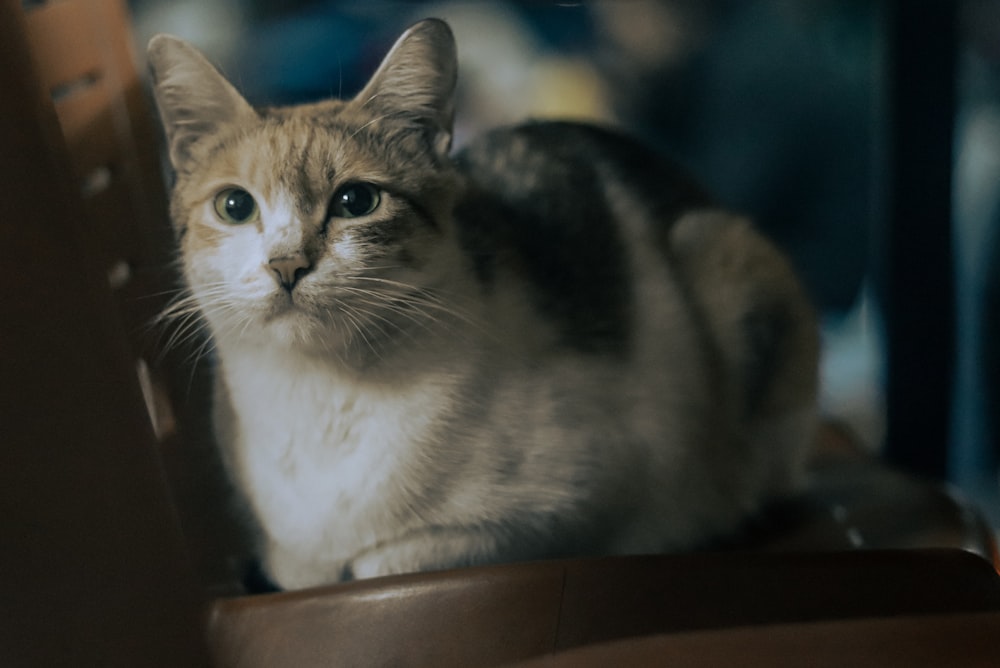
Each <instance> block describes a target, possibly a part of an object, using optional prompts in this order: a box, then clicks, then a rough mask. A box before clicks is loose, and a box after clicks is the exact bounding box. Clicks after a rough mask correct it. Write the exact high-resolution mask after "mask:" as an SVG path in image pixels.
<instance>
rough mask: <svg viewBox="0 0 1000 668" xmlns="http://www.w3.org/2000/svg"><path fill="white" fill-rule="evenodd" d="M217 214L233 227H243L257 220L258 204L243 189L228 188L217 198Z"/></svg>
mask: <svg viewBox="0 0 1000 668" xmlns="http://www.w3.org/2000/svg"><path fill="white" fill-rule="evenodd" d="M215 213H217V214H219V218H221V219H222V220H224V221H225V222H227V223H232V224H233V225H242V224H243V223H248V222H250V221H251V220H254V219H255V218H257V216H258V214H259V212H258V210H257V202H255V201H254V199H253V196H252V195H251V194H250V193H248V192H247V191H246V190H243V189H242V188H226V189H225V190H223V191H222V192H220V193H219V194H218V195H216V196H215Z"/></svg>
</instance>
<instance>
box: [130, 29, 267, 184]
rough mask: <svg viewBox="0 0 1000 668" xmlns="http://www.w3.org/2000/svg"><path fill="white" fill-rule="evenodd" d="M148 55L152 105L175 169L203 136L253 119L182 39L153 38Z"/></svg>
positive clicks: (230, 87)
mask: <svg viewBox="0 0 1000 668" xmlns="http://www.w3.org/2000/svg"><path fill="white" fill-rule="evenodd" d="M148 56H149V66H150V70H151V72H152V75H153V93H154V96H155V98H156V106H157V108H158V109H159V112H160V119H161V120H162V121H163V128H164V131H165V132H166V135H167V144H168V146H169V152H170V162H171V164H173V166H174V167H175V168H181V166H182V165H183V164H184V163H185V162H187V161H188V160H189V159H190V158H191V148H192V146H194V144H195V143H197V141H198V140H199V139H201V138H202V137H205V136H207V135H211V134H215V133H217V132H219V131H220V130H222V129H223V128H225V127H227V126H229V125H233V124H236V123H239V122H241V121H245V120H248V119H252V118H256V117H257V112H255V111H254V110H253V107H251V106H250V105H249V104H248V103H247V101H246V100H244V99H243V96H241V95H240V94H239V93H238V92H237V91H236V89H235V88H234V87H233V85H232V84H230V83H229V82H228V81H226V79H225V77H223V76H222V74H220V73H219V71H218V70H217V69H215V67H214V66H212V64H211V63H209V62H208V60H206V59H205V57H204V56H203V55H201V53H200V52H199V51H198V50H197V49H195V48H194V47H193V46H191V45H190V44H188V43H187V42H185V41H184V40H181V39H178V38H176V37H172V36H170V35H156V36H154V37H153V38H152V39H151V40H149V47H148Z"/></svg>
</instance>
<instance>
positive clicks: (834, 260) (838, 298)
mask: <svg viewBox="0 0 1000 668" xmlns="http://www.w3.org/2000/svg"><path fill="white" fill-rule="evenodd" d="M948 4H949V3H942V5H948ZM897 5H900V3H889V2H870V1H868V0H837V1H834V0H784V1H782V0H628V1H624V2H622V1H613V0H605V1H592V2H485V1H484V2H398V1H397V2H389V1H384V0H367V1H366V2H363V3H361V2H339V1H337V0H315V1H308V0H297V1H292V2H278V1H277V0H214V1H213V2H210V3H208V2H202V1H201V0H172V1H169V2H168V1H166V0H132V1H131V2H130V7H131V10H132V13H133V17H134V21H135V32H136V39H137V45H136V50H137V53H140V54H141V53H142V51H143V45H144V44H145V42H146V41H147V40H148V38H149V37H150V36H151V35H152V34H154V33H157V32H169V33H173V34H176V35H178V36H180V37H183V38H185V39H187V40H189V41H191V42H192V43H194V44H195V45H196V46H198V47H199V48H201V49H202V50H203V51H204V52H205V53H206V54H207V55H208V56H209V58H210V59H211V60H213V61H214V62H215V63H217V64H218V65H219V66H220V67H221V69H222V70H223V71H224V72H225V73H226V75H227V76H228V77H229V78H230V79H231V80H232V81H233V82H234V83H235V84H236V85H237V87H239V88H240V89H241V90H242V91H243V93H244V94H245V95H246V96H247V98H248V99H249V100H250V101H251V102H252V103H254V104H292V103H297V102H304V101H311V100H315V99H318V98H324V97H330V96H343V97H347V96H350V95H352V94H353V93H354V92H356V91H357V90H358V89H359V88H360V87H361V86H362V85H363V84H364V82H365V81H366V80H367V78H368V76H369V75H370V74H371V73H372V72H373V71H374V69H375V67H376V66H377V65H378V63H379V61H380V60H381V58H382V56H383V55H384V54H385V53H386V51H387V50H388V48H389V47H390V46H391V45H392V43H393V41H394V40H395V39H396V37H398V35H399V34H400V33H401V32H402V31H403V30H404V29H405V28H406V26H407V25H409V24H410V23H412V22H414V21H416V20H418V19H420V18H423V17H427V16H437V17H441V18H445V19H447V20H448V21H449V23H450V24H451V26H452V28H453V29H454V31H455V33H456V37H457V40H458V47H459V57H460V68H461V69H460V87H459V102H458V111H457V125H456V142H457V143H458V144H461V143H462V141H464V140H465V139H466V138H468V137H469V136H471V135H474V134H475V133H477V132H478V131H480V130H482V129H484V128H488V127H492V126H495V125H498V124H502V123H509V122H514V121H517V120H519V119H523V118H525V117H542V116H545V117H551V116H557V117H572V118H583V119H591V120H598V121H601V122H606V123H613V124H616V125H619V126H622V127H624V128H626V129H628V130H629V131H631V132H632V133H634V134H637V135H639V136H640V137H642V138H644V139H645V140H646V141H648V142H649V143H651V144H652V145H654V146H656V147H658V148H659V149H660V150H661V151H662V152H663V153H665V154H667V155H669V156H672V157H674V158H675V159H676V160H677V161H679V162H680V163H681V164H683V165H684V166H685V167H686V168H687V169H689V170H690V171H691V172H693V173H694V174H695V175H696V176H697V177H698V178H699V179H700V180H701V181H702V182H703V183H704V184H705V185H706V186H708V188H709V189H710V190H711V191H712V192H713V193H715V194H716V195H717V196H718V198H719V199H720V200H721V201H722V202H723V203H724V204H726V205H727V206H729V207H731V208H733V209H736V210H739V211H742V212H746V213H748V214H750V215H751V216H752V217H753V218H754V219H755V221H756V222H757V224H758V225H759V226H760V227H761V228H762V230H763V231H764V232H765V233H767V234H768V235H769V236H770V237H771V238H772V239H774V240H775V241H776V242H777V243H778V244H779V245H780V246H782V247H783V248H784V249H785V250H786V251H787V252H788V253H789V255H790V256H791V257H792V259H793V261H794V263H795V265H796V267H797V268H798V271H799V273H800V274H801V276H802V277H803V279H804V280H805V282H806V284H807V286H808V288H809V290H810V292H811V294H812V297H813V299H814V301H815V303H816V304H817V306H818V307H819V309H820V311H821V313H822V322H823V336H824V355H823V398H822V401H823V409H824V412H825V413H826V414H827V415H828V416H831V417H832V418H834V419H836V420H838V421H840V422H841V423H842V424H844V425H845V426H846V427H847V428H849V429H850V430H852V431H853V432H854V433H855V434H857V436H858V437H859V439H860V440H861V442H863V443H864V444H865V445H866V447H867V448H869V449H870V450H871V451H872V452H873V453H879V454H883V455H885V456H886V457H887V458H888V459H889V460H890V461H893V462H894V463H897V464H899V465H900V466H902V467H905V468H911V469H913V470H915V471H916V472H918V473H922V474H925V475H931V476H934V477H944V478H945V479H947V480H949V481H951V482H952V483H953V484H954V485H955V487H956V488H957V489H960V490H961V492H962V493H963V494H965V495H967V496H969V497H971V498H972V499H973V500H974V501H976V502H978V503H979V504H980V505H981V506H982V507H983V508H984V510H985V512H986V514H987V515H988V517H989V518H990V520H991V521H992V523H993V525H994V527H997V526H1000V485H998V477H997V475H998V471H997V456H998V453H1000V428H998V426H997V418H998V416H1000V392H998V391H1000V387H998V385H1000V268H998V265H997V261H998V260H1000V236H998V233H997V231H998V221H1000V0H963V1H961V2H958V3H957V5H953V6H954V7H955V9H954V11H953V13H952V14H950V15H949V16H950V17H953V19H954V23H953V24H952V23H948V22H947V21H946V22H945V23H944V24H942V25H932V24H931V23H929V22H928V21H927V20H925V21H924V23H922V24H919V25H917V26H916V32H914V31H913V30H910V32H905V31H904V33H900V32H899V30H898V26H899V25H900V22H899V21H897V18H898V17H897V16H896V15H895V14H894V13H893V7H894V6H897ZM903 6H905V5H903ZM904 23H905V22H904ZM921 30H923V31H924V33H921V32H920V31H921ZM921 34H928V35H930V36H932V37H933V38H934V39H932V40H930V42H932V43H929V44H927V45H926V48H924V45H923V43H922V42H921V41H920V39H916V40H914V35H916V36H918V37H919V35H921ZM907 40H909V42H907ZM900 44H902V45H903V51H904V52H905V49H906V48H907V44H909V48H910V49H911V53H913V54H914V58H916V60H907V59H905V58H904V59H903V60H902V61H899V62H897V61H898V58H899V54H900V50H899V48H898V47H899V46H900ZM923 58H927V59H929V60H928V62H929V63H930V64H931V66H933V65H934V63H938V64H941V66H942V68H943V69H942V72H943V76H942V75H941V72H938V73H937V74H935V71H934V70H933V67H931V68H929V69H928V70H927V71H926V74H927V80H926V81H923V80H922V77H923V74H924V72H923V71H922V70H921V67H922V64H921V62H922V61H920V59H923ZM934 58H937V59H938V60H936V61H935V60H933V59H934ZM894 59H895V60H894ZM900 72H904V76H902V77H901V76H900ZM907 76H910V77H912V81H910V82H909V83H910V85H911V90H914V91H917V95H916V96H915V97H916V98H917V99H916V102H915V103H914V108H913V110H912V111H914V112H915V113H916V115H917V116H918V117H919V116H920V114H921V113H925V112H928V111H929V112H930V116H931V117H933V116H934V114H935V112H936V111H937V112H940V113H939V114H938V115H940V116H941V117H942V118H943V119H944V125H940V124H939V130H937V131H933V132H926V133H923V134H922V133H921V131H920V128H919V125H918V126H917V127H915V128H910V131H909V132H908V134H907V128H906V127H900V126H899V125H898V124H897V121H898V120H899V119H901V118H909V115H908V112H910V111H911V110H910V109H908V108H907V105H908V102H907V100H908V98H907V97H906V95H900V94H899V91H900V88H899V85H898V84H899V81H900V80H903V83H906V82H907V81H906V77H907ZM935 76H936V77H937V78H936V79H935ZM924 84H926V88H921V86H923V85H924ZM921 90H927V91H929V93H928V95H929V96H930V97H929V99H925V98H921V96H920V94H919V92H920V91H921ZM918 105H922V106H920V108H919V109H918V108H917V107H918ZM921 110H923V111H921ZM925 115H926V113H925ZM913 137H916V141H913V142H912V143H910V140H911V139H912V138H913ZM925 141H926V142H928V143H929V144H934V143H935V142H936V144H937V145H940V146H944V147H945V149H946V151H947V153H946V157H945V158H944V160H943V163H948V162H949V161H950V164H943V163H942V164H941V165H936V164H932V163H931V162H927V164H921V162H920V161H921V160H924V159H926V156H927V155H928V153H927V152H926V151H922V150H921V147H922V146H923V145H924V142H925ZM911 151H912V152H911ZM910 156H912V160H911V158H910ZM939 162H941V161H939ZM938 167H940V168H941V169H937V168H938ZM901 168H909V169H910V170H911V171H912V172H915V173H916V174H917V175H918V177H919V175H920V174H933V173H941V174H943V175H944V178H943V180H942V181H943V182H942V183H940V184H939V186H940V193H938V192H929V193H928V192H925V191H924V190H923V189H920V190H917V191H912V190H911V192H910V193H909V194H907V193H905V192H904V194H903V196H902V198H903V199H904V200H906V199H910V200H911V204H913V205H914V206H916V207H917V208H918V213H919V207H920V202H922V201H924V200H923V198H924V197H925V196H930V197H935V196H936V197H938V200H939V201H944V202H946V203H947V207H948V210H947V212H946V213H945V215H944V216H943V219H942V220H931V221H930V222H931V224H932V225H937V228H936V229H938V230H939V231H941V232H943V233H944V235H945V236H944V237H943V240H942V239H941V238H938V239H937V241H936V242H935V241H933V240H932V241H930V242H927V241H926V239H927V237H922V236H920V230H921V229H926V228H925V227H922V225H926V223H921V224H918V222H919V221H917V220H914V227H913V230H914V234H913V237H912V239H915V240H916V241H915V242H914V243H915V245H913V246H911V245H900V244H899V243H896V241H898V240H899V239H903V240H907V241H908V240H911V237H910V236H909V235H908V234H907V224H908V221H907V219H906V216H905V215H903V216H900V212H901V211H905V210H906V206H905V204H906V202H903V203H902V204H901V203H900V201H899V200H900V191H899V190H898V188H896V186H897V184H898V183H897V182H898V174H900V173H903V172H905V171H906V169H901ZM949 175H950V179H949ZM918 181H919V178H918ZM942 197H943V198H945V199H941V198H942ZM918 217H919V216H918ZM948 218H950V221H951V226H950V228H949V226H948ZM887 221H888V222H887ZM887 228H888V229H890V232H891V234H890V237H889V239H890V241H888V242H887V241H886V238H887V237H886V234H887V233H886V229H887ZM920 239H924V241H920ZM931 239H934V237H933V235H932V237H931ZM887 244H888V246H887ZM921 244H922V245H921ZM900 248H905V253H906V257H904V258H902V259H901V260H898V259H897V261H893V260H892V257H893V252H892V251H894V250H895V251H897V254H898V252H899V249H900ZM910 250H914V251H915V252H914V253H912V254H911V253H910V252H909V251H910ZM924 258H926V259H924ZM938 258H940V262H939V261H938ZM907 259H909V261H910V267H911V273H913V274H915V275H917V276H922V277H925V278H927V277H929V279H928V280H930V281H931V288H930V290H928V288H927V286H925V285H923V284H922V283H921V282H920V281H915V282H913V283H912V284H907V283H906V279H905V278H904V279H903V282H902V284H900V281H899V280H896V281H893V280H889V279H886V276H897V277H898V276H899V274H898V273H893V272H895V269H896V267H897V266H901V265H903V264H906V261H907ZM920 262H924V263H925V264H924V265H923V267H924V268H926V270H927V271H926V272H923V271H921V265H920ZM914 265H915V269H914V268H913V267H914ZM938 288H940V289H939V290H938ZM939 293H940V294H939ZM900 303H905V304H907V305H908V306H907V307H906V308H905V309H903V312H904V313H905V314H906V317H905V318H903V319H900V318H899V317H898V314H899V313H900V310H901V309H902V307H900V306H899V304H900ZM913 304H916V307H913V306H912V305H913ZM887 314H888V315H887ZM941 331H947V334H945V335H943V336H942V335H938V334H936V332H941ZM887 340H889V341H895V342H897V343H895V344H893V346H892V351H894V352H896V353H897V354H896V356H895V357H892V356H891V355H889V354H888V353H887ZM900 351H902V352H900ZM900 355H902V357H900ZM887 360H893V362H892V364H891V365H889V364H887ZM899 368H905V369H906V373H904V374H902V375H899V374H894V373H893V371H894V370H896V369H899ZM890 389H891V391H892V394H891V397H893V398H898V397H902V399H898V400H897V402H896V404H893V402H892V400H891V399H890V397H889V390H890ZM924 399H927V400H929V401H930V403H931V404H932V405H933V406H935V409H934V410H937V411H939V412H940V416H939V417H936V418H933V419H936V420H937V423H940V424H942V425H944V428H943V431H942V432H941V433H935V432H934V431H933V429H932V430H930V431H928V432H926V433H922V432H921V427H920V423H919V421H917V422H914V423H913V424H914V425H915V426H913V427H912V428H911V429H909V431H907V430H906V429H905V428H903V429H899V430H898V431H897V432H895V433H894V431H893V429H894V428H893V425H894V424H897V423H899V424H904V425H905V424H907V419H906V418H907V416H911V417H920V418H922V417H924V416H923V415H922V414H923V413H924V412H925V411H924V409H923V408H922V406H923V405H924V403H923V400H924ZM894 416H897V417H894ZM898 416H902V418H900V417H898ZM932 417H933V416H932ZM922 439H926V440H928V441H930V442H929V443H927V444H923V443H920V442H919V441H921V440H922ZM928 448H929V450H930V452H931V456H929V457H922V456H920V455H919V453H920V452H922V451H923V450H925V449H928ZM913 453H917V454H913Z"/></svg>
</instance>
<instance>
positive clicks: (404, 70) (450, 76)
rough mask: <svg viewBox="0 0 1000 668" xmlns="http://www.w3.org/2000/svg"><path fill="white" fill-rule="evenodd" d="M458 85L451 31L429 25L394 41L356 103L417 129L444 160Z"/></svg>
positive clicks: (432, 21) (415, 27)
mask: <svg viewBox="0 0 1000 668" xmlns="http://www.w3.org/2000/svg"><path fill="white" fill-rule="evenodd" d="M457 79H458V56H457V54H456V50H455V38H454V36H453V35H452V32H451V28H449V27H448V24H447V23H445V22H444V21H441V20H440V19H425V20H423V21H420V22H419V23H417V24H415V25H413V26H412V27H410V28H409V30H407V31H406V32H405V33H403V35H402V36H401V37H400V38H399V39H398V40H396V43H395V44H394V45H393V47H392V49H391V50H390V51H389V54H388V55H387V56H386V57H385V59H383V61H382V64H381V65H379V68H378V70H377V71H376V72H375V74H374V75H372V78H371V80H370V81H369V82H368V84H367V85H366V86H365V87H364V89H363V90H362V91H361V92H360V93H358V95H357V96H356V97H355V98H354V101H355V102H357V103H358V104H360V105H362V106H364V107H365V108H373V109H375V110H377V112H378V113H380V114H388V115H390V116H392V117H395V118H403V119H407V120H409V121H411V122H413V123H415V124H417V125H419V126H420V127H421V128H423V129H424V130H426V131H428V132H429V133H430V139H431V141H432V144H433V146H434V148H435V150H436V151H438V153H440V154H442V155H444V154H447V153H448V150H449V148H450V147H451V134H452V122H453V118H454V113H455V82H456V81H457Z"/></svg>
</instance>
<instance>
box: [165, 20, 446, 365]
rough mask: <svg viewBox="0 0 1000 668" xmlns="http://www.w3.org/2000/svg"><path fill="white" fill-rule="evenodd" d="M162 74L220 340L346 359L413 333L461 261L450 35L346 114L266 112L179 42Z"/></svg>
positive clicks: (411, 51)
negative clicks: (356, 349)
mask: <svg viewBox="0 0 1000 668" xmlns="http://www.w3.org/2000/svg"><path fill="white" fill-rule="evenodd" d="M421 26H423V27H421ZM150 60H151V63H152V66H153V71H154V77H155V79H156V94H157V101H158V105H159V107H160V113H161V117H162V118H163V120H164V125H165V128H166V131H167V138H168V141H169V144H170V155H171V161H172V163H173V166H174V168H175V171H176V173H177V182H176V185H175V187H174V191H173V196H172V202H171V212H172V217H173V219H174V223H175V225H176V227H177V229H178V231H179V233H180V238H181V258H182V266H183V270H184V276H185V279H186V281H187V284H188V287H189V289H190V291H191V293H192V295H193V296H194V298H195V300H196V301H197V305H198V308H199V309H200V311H201V312H202V314H203V315H204V316H205V318H206V319H207V320H208V322H209V324H210V326H211V329H212V333H213V335H214V337H215V338H216V339H217V340H225V339H227V338H239V339H240V340H244V341H256V340H258V339H262V340H264V341H265V342H278V343H281V344H285V345H296V346H306V347H312V348H316V349H318V350H323V351H325V352H343V349H346V348H349V347H350V346H351V345H352V344H355V343H359V342H364V344H365V345H366V346H367V347H368V348H369V349H371V348H372V344H373V342H372V339H373V338H378V337H379V336H389V335H390V334H391V333H392V330H398V329H402V328H405V327H406V326H407V322H410V324H412V321H413V319H414V317H415V316H414V314H413V313H410V312H409V311H407V309H406V308H405V307H403V306H400V304H407V303H413V300H414V299H418V298H419V296H420V295H423V294H426V292H427V291H428V290H433V288H434V287H435V286H436V285H438V284H440V283H441V282H442V281H445V280H446V278H447V275H448V274H449V272H450V271H452V270H453V269H454V267H455V262H456V258H455V255H454V254H455V252H456V251H455V248H456V245H455V243H454V241H453V239H452V235H451V229H450V211H451V207H452V205H453V203H454V198H455V196H456V190H457V189H458V183H457V181H456V177H455V172H454V171H453V170H452V168H451V165H450V162H449V161H448V159H447V155H446V154H447V150H448V143H449V140H450V132H451V94H452V89H453V86H454V67H455V66H454V47H453V44H452V42H451V35H450V32H448V31H447V28H446V27H444V24H438V23H436V22H431V23H430V24H427V25H425V24H418V26H416V27H415V28H414V29H411V31H410V32H408V33H407V34H405V35H404V36H403V37H402V38H400V42H399V43H397V46H396V47H394V49H393V51H392V52H390V54H389V56H387V58H386V61H385V62H384V63H383V64H382V66H381V67H380V68H379V71H378V72H376V74H375V76H374V77H373V79H372V81H371V82H370V83H369V85H368V86H367V87H366V88H365V89H364V90H363V91H362V92H361V93H360V94H359V95H358V96H357V97H356V98H355V99H354V100H350V101H346V102H341V101H328V102H322V103H318V104H313V105H305V106H300V107H293V108H286V109H274V110H262V111H258V110H254V109H253V108H251V107H250V106H249V105H248V104H247V103H246V102H245V101H244V100H243V99H242V97H240V96H239V94H238V93H237V92H236V91H235V89H234V88H233V87H232V86H231V85H230V84H229V83H228V82H227V81H226V80H225V79H224V78H222V76H221V75H220V74H219V73H218V72H217V71H216V70H215V69H214V68H212V67H211V65H209V64H208V63H207V62H206V61H205V60H204V58H203V57H201V56H200V54H198V53H197V52H196V51H194V50H193V49H192V48H191V47H190V46H188V45H186V44H184V43H183V42H180V41H179V40H175V39H173V38H165V37H159V38H154V40H153V42H151V46H150ZM421 63H422V64H423V65H424V66H423V67H420V66H419V65H420V64H421ZM442 63H444V66H442ZM414 64H417V65H418V66H417V67H414Z"/></svg>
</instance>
